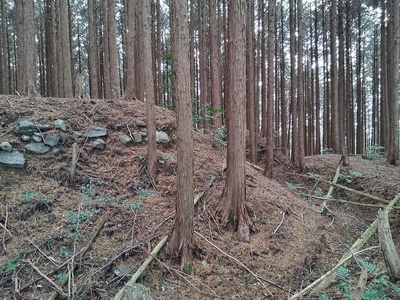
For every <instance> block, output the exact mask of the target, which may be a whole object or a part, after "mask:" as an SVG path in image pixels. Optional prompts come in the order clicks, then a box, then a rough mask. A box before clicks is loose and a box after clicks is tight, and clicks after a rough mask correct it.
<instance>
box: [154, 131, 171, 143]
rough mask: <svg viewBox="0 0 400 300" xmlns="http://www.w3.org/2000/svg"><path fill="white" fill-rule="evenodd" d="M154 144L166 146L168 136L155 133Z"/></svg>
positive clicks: (160, 132) (163, 133)
mask: <svg viewBox="0 0 400 300" xmlns="http://www.w3.org/2000/svg"><path fill="white" fill-rule="evenodd" d="M156 142H157V143H163V144H167V143H168V142H169V137H168V134H166V133H165V132H164V131H156Z"/></svg>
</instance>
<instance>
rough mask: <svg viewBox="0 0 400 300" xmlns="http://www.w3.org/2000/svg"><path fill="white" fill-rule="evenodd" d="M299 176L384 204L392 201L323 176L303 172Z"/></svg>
mask: <svg viewBox="0 0 400 300" xmlns="http://www.w3.org/2000/svg"><path fill="white" fill-rule="evenodd" d="M297 175H299V174H297ZM299 176H303V177H307V178H311V179H314V180H319V181H321V182H324V183H327V184H330V185H333V186H334V187H338V188H341V189H343V190H345V191H348V192H351V193H353V194H356V195H360V196H363V197H366V198H370V199H372V200H375V201H378V202H381V203H384V204H389V203H390V201H388V200H386V199H383V198H381V197H378V196H374V195H371V194H368V193H364V192H361V191H357V190H354V189H351V188H348V187H347V186H344V185H341V184H337V183H333V182H330V181H328V180H324V179H321V178H318V177H314V176H309V175H303V174H300V175H299Z"/></svg>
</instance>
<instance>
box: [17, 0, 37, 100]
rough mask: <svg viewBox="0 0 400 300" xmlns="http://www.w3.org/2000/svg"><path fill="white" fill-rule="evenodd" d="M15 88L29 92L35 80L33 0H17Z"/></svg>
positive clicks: (24, 92) (21, 91)
mask: <svg viewBox="0 0 400 300" xmlns="http://www.w3.org/2000/svg"><path fill="white" fill-rule="evenodd" d="M15 6H16V10H15V18H16V22H17V90H18V92H19V93H20V94H25V95H28V94H31V92H32V89H34V84H35V82H36V67H35V53H36V52H35V23H34V1H33V0H26V1H22V0H17V1H16V3H15Z"/></svg>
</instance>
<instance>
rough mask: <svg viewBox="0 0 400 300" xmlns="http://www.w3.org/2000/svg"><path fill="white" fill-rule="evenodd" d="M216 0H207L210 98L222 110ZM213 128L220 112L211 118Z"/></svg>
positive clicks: (218, 119) (214, 105)
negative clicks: (208, 14)
mask: <svg viewBox="0 0 400 300" xmlns="http://www.w3.org/2000/svg"><path fill="white" fill-rule="evenodd" d="M217 3H218V1H217V0H209V12H210V30H209V33H210V71H211V99H212V105H213V109H214V110H220V111H221V110H222V99H221V97H222V94H221V64H220V56H221V50H220V48H221V47H220V32H219V28H218V27H219V26H218V18H217ZM213 125H214V127H215V128H219V127H221V126H222V113H221V114H219V115H218V116H215V117H214V119H213Z"/></svg>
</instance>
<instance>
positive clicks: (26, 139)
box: [21, 134, 31, 142]
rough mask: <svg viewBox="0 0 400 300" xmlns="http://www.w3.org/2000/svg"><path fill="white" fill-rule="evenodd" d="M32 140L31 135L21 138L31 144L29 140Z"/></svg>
mask: <svg viewBox="0 0 400 300" xmlns="http://www.w3.org/2000/svg"><path fill="white" fill-rule="evenodd" d="M30 139H31V137H30V136H29V135H25V134H24V135H23V136H21V140H23V141H24V142H29V140H30Z"/></svg>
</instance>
